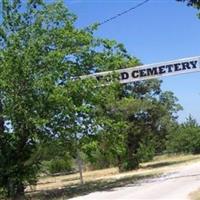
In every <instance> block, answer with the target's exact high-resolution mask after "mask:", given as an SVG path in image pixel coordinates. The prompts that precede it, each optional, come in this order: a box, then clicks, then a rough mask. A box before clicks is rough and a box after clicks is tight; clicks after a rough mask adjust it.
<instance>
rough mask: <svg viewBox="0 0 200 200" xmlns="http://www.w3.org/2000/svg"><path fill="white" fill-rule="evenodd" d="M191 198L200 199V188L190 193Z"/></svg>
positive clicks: (193, 199) (192, 199)
mask: <svg viewBox="0 0 200 200" xmlns="http://www.w3.org/2000/svg"><path fill="white" fill-rule="evenodd" d="M189 198H190V199H191V200H199V199H200V188H199V189H198V190H196V191H194V192H192V193H190V194H189Z"/></svg>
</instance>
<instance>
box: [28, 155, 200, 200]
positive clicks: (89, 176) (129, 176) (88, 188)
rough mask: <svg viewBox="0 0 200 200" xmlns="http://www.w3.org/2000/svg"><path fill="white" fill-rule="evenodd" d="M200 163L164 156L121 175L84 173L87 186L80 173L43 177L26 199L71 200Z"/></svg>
mask: <svg viewBox="0 0 200 200" xmlns="http://www.w3.org/2000/svg"><path fill="white" fill-rule="evenodd" d="M195 161H200V155H195V156H194V155H172V156H168V155H164V156H157V157H155V158H154V160H153V161H151V162H147V163H142V164H141V165H140V168H139V169H137V170H132V171H129V172H124V173H119V170H118V168H109V169H103V170H96V171H90V172H85V173H84V181H85V184H84V185H80V183H79V174H72V175H66V176H56V177H45V178H41V179H40V180H39V182H38V184H37V186H36V187H34V188H32V189H30V188H29V189H28V190H27V198H28V199H32V200H36V199H42V200H43V199H50V200H51V199H52V200H53V199H56V200H58V199H68V198H71V197H75V196H79V195H85V194H89V193H91V192H94V191H102V190H111V189H113V188H116V187H123V186H126V185H128V184H135V183H137V181H138V180H141V179H146V178H150V177H155V176H159V175H161V174H162V173H170V172H174V171H177V170H178V167H181V166H182V165H183V164H184V165H186V164H189V163H191V162H195Z"/></svg>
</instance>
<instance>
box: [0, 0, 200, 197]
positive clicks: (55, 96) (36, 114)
mask: <svg viewBox="0 0 200 200" xmlns="http://www.w3.org/2000/svg"><path fill="white" fill-rule="evenodd" d="M190 5H192V6H197V5H199V4H197V3H196V1H192V3H190ZM197 8H199V7H198V6H197ZM0 18H1V21H0V22H1V24H0V69H1V73H0V198H1V199H3V198H4V199H14V200H16V199H20V200H21V199H25V198H26V195H25V191H26V192H27V191H29V190H28V188H30V187H34V186H35V187H38V185H40V187H41V185H42V183H41V180H42V179H41V177H45V176H52V175H54V177H57V176H56V175H62V174H63V175H65V174H74V173H77V172H78V171H79V172H80V179H81V183H82V185H78V184H79V183H78V182H79V181H78V179H77V177H78V175H77V174H75V175H69V176H67V177H66V178H69V177H71V180H72V182H71V183H72V185H73V181H74V182H76V184H77V185H78V186H77V185H76V186H75V188H79V189H80V188H82V189H81V191H83V190H85V188H86V187H88V188H90V187H91V184H90V182H89V183H87V182H88V180H89V177H87V176H86V174H87V172H86V171H94V170H101V169H107V168H110V170H111V171H110V172H108V171H107V170H105V173H106V175H108V174H109V173H111V175H112V173H117V174H118V173H121V172H123V173H126V172H127V171H131V170H136V169H139V167H142V168H145V167H144V166H145V164H141V163H144V162H148V161H151V160H152V159H153V158H155V156H156V155H163V154H167V153H170V154H171V153H172V154H173V153H177V154H179V153H192V154H198V153H200V148H199V146H200V126H199V124H198V123H197V122H196V121H195V119H193V118H192V117H191V116H189V118H188V119H187V120H186V122H185V123H182V124H180V123H178V121H177V119H178V112H179V111H180V110H182V109H183V108H182V106H181V105H180V104H179V102H178V99H177V98H176V96H175V95H174V94H173V93H172V92H171V91H162V90H161V84H162V81H159V80H149V81H142V82H136V83H129V84H124V85H120V84H119V83H118V81H116V80H113V82H112V84H106V83H107V82H106V80H104V79H102V80H101V81H97V80H94V79H84V80H80V79H79V78H78V77H80V76H82V75H86V74H91V73H94V72H101V71H107V70H115V69H120V68H124V67H134V66H138V65H141V64H142V62H141V61H140V60H139V59H137V58H136V57H134V56H132V55H130V54H129V53H128V52H127V50H126V48H125V47H124V45H123V44H121V43H118V42H116V41H114V40H108V39H102V38H96V37H95V36H94V33H95V30H96V29H97V28H98V23H97V24H94V25H91V26H88V27H85V28H77V27H76V26H75V22H76V16H75V15H74V14H73V13H71V12H70V11H69V10H68V9H67V8H66V6H65V5H64V3H63V2H62V1H55V2H52V3H45V1H42V0H27V1H25V2H24V1H20V0H2V10H1V13H0ZM102 85H104V86H102ZM174 162H178V161H174ZM153 165H154V164H153ZM112 169H114V171H112ZM140 169H141V168H140ZM82 172H84V175H83V177H82ZM85 172H86V173H85ZM92 173H93V172H91V174H92ZM94 173H95V172H94ZM134 173H135V172H134ZM134 173H133V174H134ZM133 174H131V175H130V176H129V177H128V181H129V180H132V179H134V178H136V179H138V178H141V177H144V176H146V175H148V176H149V175H152V174H151V173H150V174H148V173H147V174H143V175H139V177H138V176H136V177H135V175H133ZM132 175H133V176H134V177H132ZM88 176H90V177H92V179H94V176H97V177H98V175H96V174H93V175H88ZM47 179H48V178H47ZM47 179H45V178H44V180H47ZM55 179H59V178H55ZM51 180H52V178H51ZM38 181H39V182H38ZM120 181H121V180H120ZM120 181H119V183H120V184H121V182H120ZM64 182H66V181H64ZM69 182H70V181H69ZM84 182H85V184H83V183H84ZM116 182H117V181H116ZM122 182H123V181H122ZM125 182H126V179H125ZM117 183H118V182H117ZM123 183H124V182H123ZM45 184H46V183H45ZM87 184H89V185H87ZM92 184H93V183H92ZM100 185H101V184H100ZM113 185H116V184H113ZM61 186H62V184H61ZM56 187H58V185H57V186H56ZM71 187H72V186H70V190H73V189H72V188H71ZM109 187H110V186H109Z"/></svg>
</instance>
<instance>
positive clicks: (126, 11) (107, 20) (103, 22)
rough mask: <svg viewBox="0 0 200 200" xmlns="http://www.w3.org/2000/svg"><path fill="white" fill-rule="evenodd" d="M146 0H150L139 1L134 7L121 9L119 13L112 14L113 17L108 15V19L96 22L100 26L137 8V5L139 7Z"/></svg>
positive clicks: (146, 0)
mask: <svg viewBox="0 0 200 200" xmlns="http://www.w3.org/2000/svg"><path fill="white" fill-rule="evenodd" d="M148 1H150V0H145V1H142V2H141V3H139V4H137V5H135V6H134V7H131V8H129V9H128V10H125V11H123V12H121V13H118V14H116V15H114V16H113V17H110V18H108V19H106V20H104V21H102V22H100V23H98V25H99V26H101V25H103V24H106V23H108V22H110V21H112V20H114V19H116V18H118V17H121V16H122V15H125V14H127V13H129V12H131V11H133V10H135V9H137V8H139V7H141V6H143V5H144V4H146V3H147V2H148Z"/></svg>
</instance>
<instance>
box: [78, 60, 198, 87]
mask: <svg viewBox="0 0 200 200" xmlns="http://www.w3.org/2000/svg"><path fill="white" fill-rule="evenodd" d="M196 71H200V56H198V57H192V58H184V59H179V60H174V61H168V62H163V63H157V64H150V65H143V66H139V67H132V68H125V69H120V70H115V71H107V72H100V73H95V74H91V75H86V76H81V79H85V78H89V77H94V78H96V79H97V80H102V79H104V80H106V81H107V82H110V81H111V80H113V79H112V77H113V74H114V75H115V74H116V75H117V79H118V80H119V81H120V83H130V82H134V81H142V80H147V79H153V78H161V77H163V76H172V75H178V74H185V73H191V72H196ZM116 75H115V77H116Z"/></svg>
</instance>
